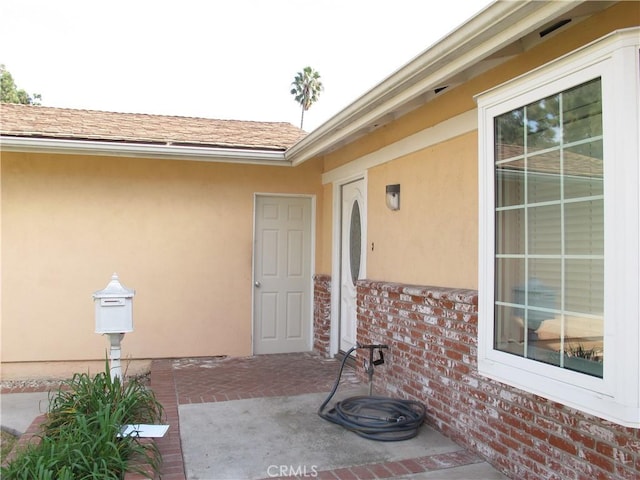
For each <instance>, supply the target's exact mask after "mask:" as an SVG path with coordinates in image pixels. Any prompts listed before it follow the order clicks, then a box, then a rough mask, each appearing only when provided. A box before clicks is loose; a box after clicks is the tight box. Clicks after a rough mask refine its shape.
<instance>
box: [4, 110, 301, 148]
mask: <svg viewBox="0 0 640 480" xmlns="http://www.w3.org/2000/svg"><path fill="white" fill-rule="evenodd" d="M0 134H1V135H3V136H13V137H31V138H51V139H65V140H91V141H107V142H128V143H144V144H163V145H164V144H169V145H182V146H187V145H188V146H202V147H220V148H237V149H256V150H282V151H284V150H286V149H287V148H289V147H291V146H292V145H293V144H295V143H296V142H297V141H299V140H300V139H302V138H303V137H304V136H305V135H306V133H305V132H304V131H303V130H301V129H299V128H297V127H295V126H294V125H292V124H290V123H286V122H251V121H242V120H214V119H208V118H192V117H177V116H164V115H148V114H139V113H115V112H102V111H96V110H75V109H69V108H53V107H42V106H34V105H17V104H7V103H2V104H0Z"/></svg>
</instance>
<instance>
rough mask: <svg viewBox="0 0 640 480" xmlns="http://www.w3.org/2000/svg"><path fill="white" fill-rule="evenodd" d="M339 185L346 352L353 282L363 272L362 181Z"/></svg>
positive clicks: (351, 342)
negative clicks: (340, 192) (340, 190)
mask: <svg viewBox="0 0 640 480" xmlns="http://www.w3.org/2000/svg"><path fill="white" fill-rule="evenodd" d="M341 188H342V195H341V197H342V209H341V212H342V215H341V216H342V221H341V233H340V241H341V249H340V251H341V255H340V256H341V259H340V350H341V351H343V352H346V351H348V350H349V349H350V348H351V347H353V346H355V344H356V322H357V304H356V294H357V292H356V281H357V280H358V279H360V278H364V275H365V269H364V264H365V263H364V261H365V257H366V254H367V252H366V244H365V242H366V238H365V234H366V230H365V219H366V216H365V214H366V210H365V202H364V199H365V181H364V179H360V180H356V181H354V182H351V183H347V184H345V185H342V187H341Z"/></svg>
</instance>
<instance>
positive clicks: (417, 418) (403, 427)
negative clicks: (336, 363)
mask: <svg viewBox="0 0 640 480" xmlns="http://www.w3.org/2000/svg"><path fill="white" fill-rule="evenodd" d="M356 348H359V346H358V345H357V346H355V347H353V348H352V349H350V350H349V351H348V352H347V353H346V354H345V356H344V358H343V359H342V363H341V365H340V371H339V372H338V378H337V379H336V382H335V384H334V385H333V389H332V390H331V393H330V394H329V396H328V397H327V398H326V399H325V401H324V402H323V403H322V405H321V406H320V408H319V409H318V415H320V417H322V418H324V419H325V420H328V421H330V422H333V423H335V424H338V425H342V426H343V427H344V428H346V429H348V430H351V431H352V432H354V433H356V434H358V435H360V436H361V437H364V438H367V439H369V440H378V441H383V442H397V441H400V440H408V439H410V438H413V437H415V436H416V435H417V434H418V429H419V428H420V426H421V425H422V423H423V422H424V418H425V415H426V409H425V407H424V405H423V404H422V403H420V402H416V401H413V400H403V399H393V398H388V397H378V396H355V397H349V398H347V399H345V400H342V401H341V402H336V404H335V405H334V406H333V408H331V409H330V410H328V411H327V412H325V411H324V409H325V407H326V406H327V404H328V403H329V401H330V400H331V399H332V398H333V396H334V395H335V393H336V390H337V389H338V385H339V384H340V378H341V377H342V370H343V369H344V365H345V363H346V361H347V359H348V358H349V355H351V352H353V351H354V350H355V349H356Z"/></svg>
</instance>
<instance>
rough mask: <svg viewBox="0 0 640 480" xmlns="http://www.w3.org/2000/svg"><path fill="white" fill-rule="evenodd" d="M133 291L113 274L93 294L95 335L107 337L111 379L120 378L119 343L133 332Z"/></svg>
mask: <svg viewBox="0 0 640 480" xmlns="http://www.w3.org/2000/svg"><path fill="white" fill-rule="evenodd" d="M135 294H136V292H135V290H131V289H129V288H126V287H125V286H124V285H122V284H121V283H120V280H119V278H118V275H117V274H116V273H114V274H113V275H112V276H111V281H110V282H109V284H108V285H107V286H106V287H105V288H104V289H103V290H98V291H97V292H95V293H94V294H93V301H94V304H95V311H96V314H95V317H96V333H100V334H102V335H109V345H110V359H111V367H110V371H111V378H112V379H113V378H115V377H118V378H122V367H121V365H120V356H121V354H120V343H121V342H122V339H123V338H124V334H125V333H127V332H133V316H132V299H133V296H134V295H135Z"/></svg>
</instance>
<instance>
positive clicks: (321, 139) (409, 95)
mask: <svg viewBox="0 0 640 480" xmlns="http://www.w3.org/2000/svg"><path fill="white" fill-rule="evenodd" d="M581 3H583V1H563V2H537V1H531V0H530V1H520V2H496V3H493V4H491V5H489V6H488V7H487V8H485V9H484V10H483V11H482V12H480V13H479V14H478V15H476V16H475V17H473V18H472V19H470V20H469V21H468V22H467V23H465V24H464V25H462V26H461V27H460V28H458V29H457V30H455V31H454V32H452V33H451V34H450V35H448V36H446V37H444V38H443V39H442V40H440V41H439V42H437V43H436V44H435V45H433V46H432V47H431V48H429V49H428V50H426V51H425V52H424V53H422V54H421V55H419V56H418V57H416V58H415V59H414V60H412V61H411V62H409V63H408V64H407V65H406V66H405V67H403V68H401V69H400V70H398V71H397V72H396V73H394V74H392V75H391V76H390V77H388V78H387V79H386V80H384V81H382V82H381V83H380V84H378V85H377V86H376V87H374V88H373V89H371V90H370V91H369V92H367V93H365V94H364V95H363V96H362V97H360V98H358V99H357V100H356V101H355V102H353V103H352V104H351V105H349V106H348V107H346V108H345V109H344V110H342V111H340V112H339V113H337V114H336V115H335V116H334V117H332V118H330V119H329V120H328V121H327V122H325V123H324V124H322V125H321V126H320V127H318V128H317V129H316V130H314V131H312V132H311V133H310V134H309V135H307V136H306V137H305V138H303V139H302V140H301V141H299V142H298V143H296V144H295V145H294V146H293V147H291V148H289V149H288V150H287V153H286V158H287V159H288V160H289V161H290V162H291V164H292V165H294V166H296V165H299V164H301V163H303V162H306V161H307V160H310V159H311V158H313V157H315V156H317V155H320V154H322V153H324V152H326V151H327V150H328V149H330V148H331V146H333V145H335V144H336V143H338V142H340V141H343V140H345V139H348V137H349V136H350V135H353V134H355V133H357V132H358V131H359V130H361V129H363V128H365V127H366V126H367V125H371V124H374V123H375V121H376V120H377V119H380V118H382V117H384V116H385V115H387V114H389V113H392V112H393V111H394V110H396V109H398V108H399V107H400V106H402V105H403V104H406V103H407V102H409V101H411V100H412V99H414V98H416V97H418V96H419V95H420V94H422V93H423V92H425V91H428V90H431V89H434V88H436V87H439V86H441V85H442V84H443V82H446V81H447V80H448V79H450V78H451V77H452V76H454V75H455V74H458V73H460V72H462V71H464V70H465V69H467V68H469V67H470V66H472V65H474V64H476V63H477V62H479V61H481V60H482V59H483V58H486V57H487V56H489V55H490V54H492V53H494V52H496V51H498V50H499V49H501V48H502V47H504V46H506V45H508V44H510V43H512V42H513V41H515V40H517V39H519V38H521V37H522V35H523V33H525V34H526V33H528V32H530V31H533V30H534V29H536V28H539V27H540V26H542V25H544V24H545V23H547V22H548V21H549V20H551V19H554V18H556V17H557V16H558V15H562V14H563V13H566V12H568V11H569V10H571V9H573V8H575V7H576V6H577V5H579V4H581Z"/></svg>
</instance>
